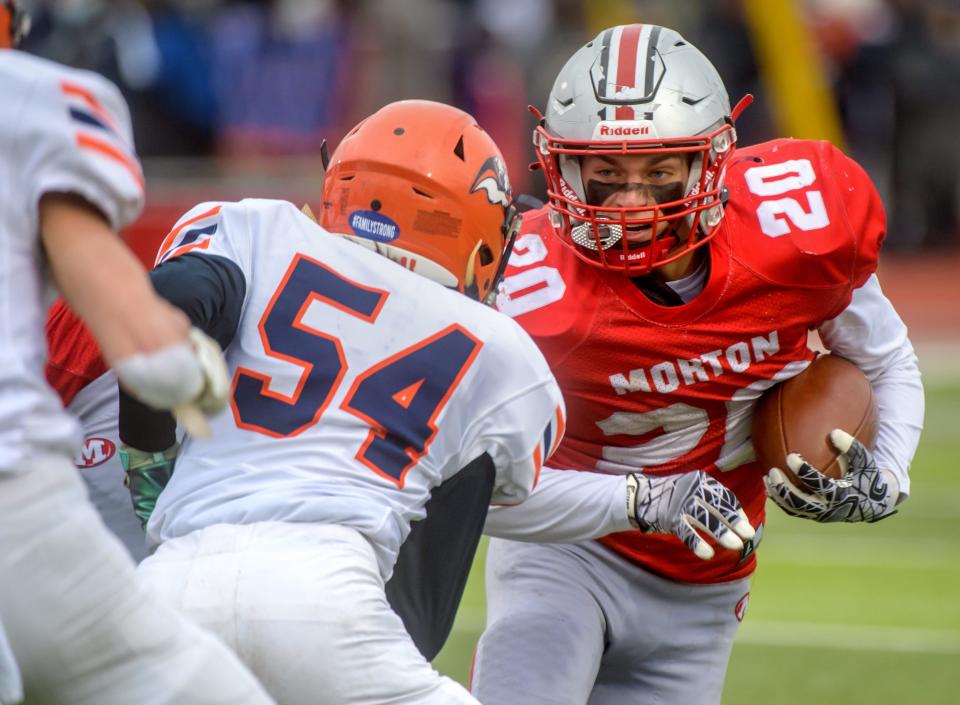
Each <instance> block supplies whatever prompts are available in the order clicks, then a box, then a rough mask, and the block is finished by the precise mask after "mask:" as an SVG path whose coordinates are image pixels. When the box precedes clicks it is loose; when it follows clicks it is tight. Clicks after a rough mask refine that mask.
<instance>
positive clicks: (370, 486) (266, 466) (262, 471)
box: [120, 101, 564, 705]
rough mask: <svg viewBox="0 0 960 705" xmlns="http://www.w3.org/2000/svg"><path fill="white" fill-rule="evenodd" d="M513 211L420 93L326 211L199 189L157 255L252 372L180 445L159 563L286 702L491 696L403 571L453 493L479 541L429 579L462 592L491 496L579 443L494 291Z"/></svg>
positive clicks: (162, 440) (480, 159) (160, 281)
mask: <svg viewBox="0 0 960 705" xmlns="http://www.w3.org/2000/svg"><path fill="white" fill-rule="evenodd" d="M517 222H518V217H517V212H516V209H515V208H514V206H513V203H512V198H511V193H510V187H509V182H508V180H507V175H506V169H505V167H504V164H503V161H502V158H501V156H500V153H499V150H498V149H497V147H496V145H495V144H494V143H493V141H492V140H491V139H490V137H489V136H488V135H487V134H486V133H485V132H484V131H483V130H482V129H481V128H480V127H479V126H478V125H477V124H476V123H475V121H474V120H473V118H471V117H470V116H469V115H467V114H466V113H464V112H462V111H460V110H457V109H456V108H452V107H450V106H446V105H442V104H439V103H432V102H427V101H402V102H399V103H393V104H391V105H388V106H386V107H384V108H382V109H381V110H380V111H378V112H377V113H375V114H374V115H372V116H371V117H369V118H367V119H366V120H364V121H363V122H361V123H360V124H359V125H358V126H357V127H356V128H354V130H353V131H351V132H350V133H349V134H348V135H347V137H345V138H344V140H343V142H342V143H341V144H340V146H339V147H338V149H337V150H336V152H335V153H334V154H333V155H332V158H331V160H330V168H329V171H328V172H327V174H326V177H325V181H324V187H323V194H322V203H321V208H320V217H319V223H320V224H319V225H318V224H317V223H316V222H314V221H313V220H312V219H311V218H310V217H308V216H307V215H305V214H304V213H302V212H301V211H300V210H298V209H297V208H296V207H294V206H293V205H292V204H290V203H287V202H283V201H269V200H244V201H241V202H239V203H203V204H200V205H198V206H196V207H195V208H194V209H193V210H191V211H190V212H188V213H187V214H186V215H185V216H184V217H183V218H182V219H181V220H180V221H179V223H178V224H177V225H176V226H175V227H174V229H173V231H172V232H171V233H170V234H169V235H168V236H167V238H166V240H165V242H164V243H163V245H162V246H161V252H160V255H159V257H158V267H157V268H156V269H155V270H154V272H153V274H152V278H153V282H154V284H155V286H156V287H157V289H158V291H160V292H161V294H163V295H164V296H169V297H170V298H171V299H173V300H175V301H177V303H178V305H180V306H181V308H183V309H185V310H187V311H189V312H190V315H191V318H192V319H193V320H194V322H195V323H196V324H198V325H201V326H203V327H205V328H206V329H207V330H208V332H209V333H210V334H211V335H213V336H214V337H215V338H217V339H218V340H219V341H220V342H221V344H223V345H224V347H225V353H226V357H227V363H228V367H229V370H230V373H231V375H232V378H233V379H232V386H231V390H230V401H229V403H230V413H229V414H224V415H222V416H220V417H218V418H217V419H215V420H214V422H213V429H214V432H215V433H214V436H213V438H212V439H210V440H203V439H196V438H190V437H188V438H187V440H186V441H185V442H184V443H183V446H182V448H181V450H180V453H179V457H178V458H177V465H176V471H175V472H174V473H173V475H172V477H171V478H170V481H169V484H168V485H167V486H166V489H165V490H164V491H163V492H162V493H161V494H160V497H159V500H158V502H157V505H156V509H155V511H154V512H153V515H152V516H151V518H150V522H149V524H148V526H147V533H148V540H149V541H150V542H151V543H153V544H154V545H157V546H158V548H157V549H156V551H155V553H153V554H152V555H151V556H150V557H148V558H147V559H146V560H145V561H144V562H143V563H141V565H140V568H139V572H140V574H141V576H142V577H143V578H145V579H146V581H147V582H148V583H149V584H150V585H152V587H153V589H154V590H155V592H156V595H157V596H158V598H162V599H166V600H169V601H171V602H172V603H173V604H175V605H177V606H178V607H179V608H180V609H181V610H183V611H184V612H186V613H187V614H189V615H190V616H192V617H193V618H194V619H196V620H197V621H198V622H199V623H201V624H203V625H205V626H207V627H209V628H210V629H212V630H213V631H215V632H216V633H217V634H219V635H220V637H221V638H222V639H224V641H226V642H227V643H228V644H229V645H230V646H232V647H233V648H234V649H235V650H236V651H237V653H239V654H240V655H241V656H242V658H243V659H244V660H245V661H246V662H247V663H248V664H249V665H250V667H251V669H252V670H253V671H254V673H255V674H256V675H257V676H258V677H259V678H260V680H261V682H262V683H263V684H264V686H265V687H266V688H267V690H268V692H270V694H271V695H273V696H274V697H275V698H276V699H277V700H278V702H282V703H285V704H288V705H300V704H301V703H302V704H307V703H310V704H313V703H317V702H330V703H338V704H342V703H357V704H360V703H371V704H372V703H383V702H391V703H398V704H399V703H404V704H414V703H417V704H420V703H423V704H426V703H438V704H439V703H444V704H447V703H476V701H475V700H474V699H473V698H472V697H471V696H470V695H469V693H467V691H466V690H465V689H463V688H462V687H461V686H459V685H458V684H456V683H455V682H453V681H452V680H450V679H448V678H446V677H442V676H440V675H439V674H438V673H436V672H435V671H434V670H433V669H432V668H431V666H430V664H429V663H428V662H427V660H426V659H425V658H424V656H423V655H422V654H421V652H420V651H418V648H417V646H416V645H415V643H414V641H413V639H411V636H410V634H409V633H408V632H407V631H406V630H405V629H404V624H403V623H402V622H401V619H400V617H399V616H398V615H397V613H396V612H395V611H393V610H392V609H391V607H390V604H389V603H388V600H387V596H386V594H385V581H387V580H388V579H389V578H390V577H391V573H392V572H393V570H394V566H395V564H396V561H397V556H398V553H399V552H400V550H401V544H403V543H404V541H405V539H406V538H407V537H408V534H409V533H410V531H411V523H412V522H415V521H416V520H419V519H423V517H424V514H425V507H426V506H427V504H428V499H429V498H430V496H431V492H432V491H434V489H435V488H438V487H441V485H442V488H443V491H444V494H445V500H447V501H445V503H444V504H443V505H442V506H441V507H436V509H437V510H438V511H440V512H441V513H445V521H446V525H447V526H448V527H449V529H450V533H451V536H453V535H456V534H457V533H458V532H463V533H465V534H467V536H466V538H464V539H462V540H461V539H458V538H455V537H454V538H450V540H449V542H448V543H447V545H448V546H449V547H450V550H448V551H445V552H444V553H430V552H421V553H420V554H419V556H418V558H419V559H420V562H419V565H420V567H421V569H422V570H423V571H424V572H425V574H422V578H423V581H424V586H425V587H426V588H427V589H432V586H434V585H435V583H436V580H435V575H434V574H441V575H449V576H452V579H453V582H455V583H456V582H458V580H457V578H458V576H462V575H463V574H464V571H465V570H466V569H467V568H468V567H469V564H470V560H471V558H472V555H473V551H474V549H475V546H476V540H477V538H478V536H479V533H480V530H481V528H482V525H483V521H484V517H485V514H486V508H487V506H488V505H489V504H490V503H494V504H513V503H517V502H520V501H522V500H523V499H525V498H526V497H527V495H528V494H529V493H530V491H531V489H532V488H533V486H534V484H535V482H536V480H537V476H538V473H539V470H540V466H541V464H542V462H543V461H544V460H545V459H546V458H547V457H548V456H549V455H550V453H551V452H552V450H553V448H554V447H556V445H557V444H558V442H559V438H560V436H561V435H562V430H563V424H564V410H563V404H562V399H561V396H560V393H559V390H558V388H557V385H556V382H555V380H554V378H553V375H552V374H551V373H550V371H549V369H548V367H547V365H546V363H545V361H544V359H543V357H542V355H541V354H540V353H539V351H538V350H537V348H536V346H535V345H533V343H532V341H531V340H530V339H529V338H528V337H527V336H526V335H525V334H524V333H523V332H522V331H521V330H520V328H519V327H518V326H517V325H516V324H514V323H513V321H512V320H510V319H509V318H508V317H506V316H504V315H502V314H500V313H498V312H496V311H495V310H493V309H492V308H489V307H487V306H485V305H483V304H482V303H481V301H483V300H484V299H485V298H486V297H487V295H488V294H489V293H490V292H491V291H492V290H493V288H494V287H495V285H496V283H497V281H498V280H499V277H500V273H501V271H502V267H503V264H504V260H505V258H506V255H507V253H508V252H509V249H510V247H511V244H512V241H513V237H514V233H515V228H516V224H517ZM321 226H322V227H321ZM334 233H336V234H334ZM391 260H392V261H391ZM120 408H121V411H120V434H121V438H122V439H123V441H124V443H126V444H128V445H130V446H132V447H134V448H140V449H145V450H147V451H154V452H159V451H161V450H163V449H164V448H165V447H167V445H169V444H171V443H173V441H174V438H173V435H172V433H173V420H172V418H171V417H170V416H169V415H165V414H157V413H154V412H151V411H149V410H146V409H144V408H142V405H139V404H137V403H136V402H135V401H134V400H131V399H129V398H126V397H125V396H124V395H122V397H121V405H120ZM131 416H132V418H133V419H134V420H135V422H134V423H129V419H130V417H131ZM151 416H152V417H153V418H152V419H151V418H150V417H151ZM129 452H130V453H131V460H132V461H133V462H134V464H135V458H134V457H133V456H135V455H136V453H135V452H134V451H129ZM451 480H454V481H460V482H459V483H458V484H459V487H458V488H454V489H452V490H451V489H450V488H451V485H450V484H449V483H450V481H451ZM451 504H452V505H454V506H453V507H452V509H451V507H450V505H451ZM426 521H427V522H430V521H433V518H432V517H429V516H428V517H427V519H426ZM439 533H440V532H436V531H434V532H433V533H432V539H431V541H430V542H428V543H429V544H430V545H432V546H440V545H442V544H444V541H443V539H444V538H445V537H441V536H439ZM412 582H413V581H412V580H411V583H412ZM455 589H456V586H455V587H454V590H455ZM457 599H459V593H457V594H456V595H454V596H453V598H452V599H451V597H450V594H449V593H447V594H443V595H439V597H438V600H440V601H447V602H453V603H454V605H455V602H456V600H457ZM412 601H413V602H416V601H417V600H416V598H413V600H412ZM421 606H423V605H422V603H421Z"/></svg>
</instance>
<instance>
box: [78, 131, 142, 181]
mask: <svg viewBox="0 0 960 705" xmlns="http://www.w3.org/2000/svg"><path fill="white" fill-rule="evenodd" d="M77 146H78V147H80V149H90V150H93V151H94V152H98V153H100V154H102V155H103V156H105V157H107V158H109V159H112V160H113V161H115V162H117V163H118V164H120V165H121V166H123V167H124V168H125V169H126V170H127V171H128V172H130V176H132V177H133V180H134V181H136V182H137V185H138V186H139V187H140V190H141V191H142V190H143V173H142V172H141V171H140V167H139V165H137V164H136V163H135V162H134V161H133V160H132V159H130V157H128V156H127V155H126V154H124V153H123V152H121V151H120V150H119V149H117V148H116V147H114V146H113V145H112V144H110V143H109V142H104V141H103V140H100V139H97V138H96V137H91V136H90V135H85V134H83V133H78V134H77Z"/></svg>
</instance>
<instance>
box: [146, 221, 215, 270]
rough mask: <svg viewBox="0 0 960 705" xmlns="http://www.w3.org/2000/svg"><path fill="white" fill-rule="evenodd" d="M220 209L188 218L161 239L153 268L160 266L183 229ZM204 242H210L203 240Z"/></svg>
mask: <svg viewBox="0 0 960 705" xmlns="http://www.w3.org/2000/svg"><path fill="white" fill-rule="evenodd" d="M221 208H223V206H214V207H213V208H211V209H210V210H208V211H206V212H204V213H201V214H200V215H195V216H194V217H192V218H190V220H185V221H183V222H182V223H180V225H177V226H176V227H175V228H174V229H173V230H171V231H170V232H169V233H168V234H167V236H166V237H165V238H163V242H162V243H161V244H160V249H159V250H157V259H156V261H155V262H154V263H153V264H154V266H156V265H158V264H160V260H161V259H163V256H164V254H165V253H166V251H167V250H168V249H169V248H170V246H171V245H172V244H173V241H174V240H176V239H177V235H179V234H180V233H181V232H182V231H183V229H184V228H185V227H187V226H188V225H193V224H194V223H196V222H197V221H198V220H203V219H204V218H209V217H210V216H211V215H216V214H217V213H219V212H220V209H221ZM204 242H210V241H209V240H205V241H204ZM171 254H173V253H171ZM176 254H182V253H180V252H178V251H177V252H176Z"/></svg>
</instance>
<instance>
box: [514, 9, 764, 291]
mask: <svg viewBox="0 0 960 705" xmlns="http://www.w3.org/2000/svg"><path fill="white" fill-rule="evenodd" d="M751 100H752V98H751V97H750V96H747V97H746V98H745V99H744V100H741V101H740V103H738V105H737V107H736V108H735V109H734V110H733V111H731V110H730V103H729V98H728V97H727V92H726V89H725V88H724V85H723V81H722V80H721V78H720V75H719V74H718V73H717V71H716V69H715V68H714V67H713V65H712V64H711V63H710V61H709V60H708V59H707V58H706V57H705V56H704V55H703V54H702V53H700V51H699V50H697V49H696V48H695V47H693V46H692V45H690V44H689V43H688V42H687V41H686V40H685V39H684V38H683V37H682V36H681V35H680V34H678V33H677V32H675V31H674V30H671V29H667V28H665V27H658V26H655V25H644V24H632V25H621V26H618V27H612V28H610V29H607V30H604V31H603V32H601V33H600V34H599V35H597V37H595V38H594V39H593V40H592V41H590V42H588V43H587V44H586V45H585V46H583V47H581V48H580V50H578V51H577V52H576V53H575V54H574V55H573V56H572V57H571V58H570V60H569V61H568V62H567V63H566V65H565V66H564V67H563V69H561V71H560V73H559V74H558V76H557V79H556V81H555V82H554V85H553V88H552V90H551V92H550V96H549V99H548V104H547V108H546V112H545V114H541V113H539V112H536V111H535V114H536V115H537V117H538V118H539V120H538V125H537V127H536V128H535V130H534V136H533V140H534V145H535V148H536V155H537V160H538V162H539V164H540V167H541V168H542V169H543V171H544V174H545V176H546V180H547V195H548V202H549V206H550V215H551V220H552V221H553V224H554V226H555V227H556V229H557V230H558V232H559V234H560V236H561V239H562V240H563V241H564V243H565V244H567V245H568V246H569V247H571V248H572V249H573V251H574V252H575V253H576V254H577V256H578V257H580V258H581V259H583V260H584V261H586V262H588V263H590V264H594V265H598V266H601V267H605V268H608V269H614V270H619V271H624V272H627V273H628V274H630V275H631V276H634V275H640V274H646V273H648V272H650V271H651V270H652V269H653V268H655V267H657V266H660V265H662V264H665V263H667V262H670V261H673V260H676V259H678V258H680V257H682V256H684V255H685V254H686V253H688V252H690V251H691V250H692V249H694V248H695V247H700V246H702V245H703V244H705V243H706V242H708V241H709V240H710V238H711V237H712V236H713V235H714V234H715V232H716V227H717V225H718V224H719V223H720V221H721V219H722V217H723V204H724V200H725V198H726V193H725V189H724V188H723V174H724V170H725V168H726V164H727V163H728V161H729V159H730V157H731V155H732V154H733V152H734V149H735V146H736V141H737V135H736V131H735V129H734V120H735V119H736V117H737V116H738V115H739V114H740V112H741V111H742V110H743V109H744V108H746V106H747V105H749V103H750V101H751ZM588 155H605V156H607V157H618V156H620V155H639V156H645V157H651V156H657V155H680V156H684V157H685V158H686V160H687V165H688V168H689V174H688V176H687V178H686V182H685V183H683V184H679V188H678V189H677V192H676V193H674V192H666V191H664V192H663V193H660V194H657V196H659V197H656V198H655V201H656V203H655V205H654V206H653V207H652V208H650V207H644V208H643V209H642V210H639V209H638V208H636V207H632V208H621V207H612V206H604V205H603V204H602V203H597V202H591V199H590V198H589V196H590V194H589V193H588V192H587V189H585V187H584V183H583V178H582V175H581V169H580V165H581V160H582V158H583V157H585V156H588ZM642 228H645V229H649V230H650V231H651V232H652V236H651V237H650V238H649V239H648V240H647V241H645V242H638V241H637V239H636V238H630V237H627V233H628V232H630V231H631V230H637V229H642Z"/></svg>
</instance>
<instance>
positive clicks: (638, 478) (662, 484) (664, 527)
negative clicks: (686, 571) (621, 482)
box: [627, 470, 755, 560]
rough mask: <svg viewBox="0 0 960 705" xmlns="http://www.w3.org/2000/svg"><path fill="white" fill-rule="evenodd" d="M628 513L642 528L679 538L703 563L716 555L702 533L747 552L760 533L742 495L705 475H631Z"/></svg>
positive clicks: (637, 525) (730, 547) (629, 478)
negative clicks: (746, 543)
mask: <svg viewBox="0 0 960 705" xmlns="http://www.w3.org/2000/svg"><path fill="white" fill-rule="evenodd" d="M627 512H628V514H627V516H628V517H630V520H631V523H633V524H634V525H635V526H636V527H637V528H639V529H642V530H643V531H644V532H646V533H657V534H673V535H675V536H677V537H678V538H679V539H680V540H681V541H683V542H684V543H685V544H686V545H687V548H689V549H690V550H691V551H693V552H694V554H696V556H697V558H701V559H703V560H709V559H711V558H713V556H714V553H715V552H714V550H713V547H712V546H710V544H708V543H707V542H706V541H705V540H704V539H703V537H701V536H700V534H698V533H697V530H698V529H699V530H700V531H702V532H704V533H705V534H706V535H708V536H709V537H710V538H712V539H714V540H716V542H717V543H719V544H720V545H721V546H723V547H724V548H729V549H730V550H732V551H741V550H743V542H744V541H747V540H750V539H751V538H753V535H754V533H755V532H754V529H753V527H752V526H751V525H750V522H749V521H748V519H747V515H746V513H745V512H744V511H743V508H742V507H741V506H740V501H739V500H738V499H737V497H736V495H734V494H733V492H731V491H730V490H729V489H727V488H726V487H725V486H724V485H723V484H721V483H720V482H719V481H717V480H715V479H714V478H712V477H710V476H709V475H707V474H706V473H705V472H703V471H702V470H697V471H695V472H687V473H682V474H679V475H663V476H653V475H645V474H642V473H640V474H637V473H634V474H630V475H628V476H627Z"/></svg>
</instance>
